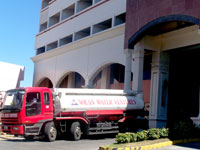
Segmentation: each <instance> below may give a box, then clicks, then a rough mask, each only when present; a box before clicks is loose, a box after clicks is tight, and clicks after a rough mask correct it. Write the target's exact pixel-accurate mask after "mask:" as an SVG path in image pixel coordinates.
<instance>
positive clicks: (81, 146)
mask: <svg viewBox="0 0 200 150" xmlns="http://www.w3.org/2000/svg"><path fill="white" fill-rule="evenodd" d="M113 142H114V136H109V137H108V136H105V135H104V136H100V137H98V138H94V137H89V138H87V139H81V140H80V141H70V140H64V139H60V140H56V141H55V142H46V141H44V140H31V141H26V140H24V139H23V138H14V139H9V140H8V139H3V138H0V150H98V148H99V146H102V145H108V144H111V143H113Z"/></svg>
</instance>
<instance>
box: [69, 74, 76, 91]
mask: <svg viewBox="0 0 200 150" xmlns="http://www.w3.org/2000/svg"><path fill="white" fill-rule="evenodd" d="M67 87H68V88H74V87H75V73H74V72H73V73H70V74H69V75H68V85H67Z"/></svg>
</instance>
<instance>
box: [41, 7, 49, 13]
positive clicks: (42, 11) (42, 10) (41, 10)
mask: <svg viewBox="0 0 200 150" xmlns="http://www.w3.org/2000/svg"><path fill="white" fill-rule="evenodd" d="M47 9H49V6H47V7H45V8H43V9H42V10H41V12H40V13H42V12H44V11H45V10H47Z"/></svg>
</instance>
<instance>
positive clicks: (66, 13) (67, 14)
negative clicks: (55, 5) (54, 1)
mask: <svg viewBox="0 0 200 150" xmlns="http://www.w3.org/2000/svg"><path fill="white" fill-rule="evenodd" d="M74 13H75V4H73V5H71V6H69V7H67V8H65V9H64V10H63V11H62V16H61V20H64V19H66V18H69V17H71V16H73V15H74Z"/></svg>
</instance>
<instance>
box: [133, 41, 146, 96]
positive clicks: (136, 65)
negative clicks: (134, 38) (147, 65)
mask: <svg viewBox="0 0 200 150" xmlns="http://www.w3.org/2000/svg"><path fill="white" fill-rule="evenodd" d="M143 64H144V43H143V42H142V41H141V42H138V43H137V44H136V45H135V47H134V51H133V63H132V71H133V90H134V91H137V92H139V93H141V92H142V81H143Z"/></svg>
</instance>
